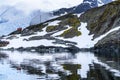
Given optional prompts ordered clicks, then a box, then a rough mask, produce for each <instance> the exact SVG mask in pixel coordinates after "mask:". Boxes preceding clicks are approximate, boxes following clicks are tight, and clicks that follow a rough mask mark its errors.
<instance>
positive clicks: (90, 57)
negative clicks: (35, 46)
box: [0, 51, 120, 80]
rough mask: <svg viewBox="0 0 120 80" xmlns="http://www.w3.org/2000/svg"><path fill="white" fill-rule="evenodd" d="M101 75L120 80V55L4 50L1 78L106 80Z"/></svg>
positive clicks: (0, 70)
mask: <svg viewBox="0 0 120 80" xmlns="http://www.w3.org/2000/svg"><path fill="white" fill-rule="evenodd" d="M103 73H104V74H103ZM97 75H102V77H104V78H105V79H106V80H119V79H120V57H119V56H114V55H105V54H100V55H97V54H93V53H91V52H79V53H76V54H72V53H44V54H43V53H34V52H33V53H32V52H31V53H30V52H17V51H14V52H11V51H1V52H0V80H105V79H102V78H101V79H99V77H101V76H97ZM106 76H107V77H106Z"/></svg>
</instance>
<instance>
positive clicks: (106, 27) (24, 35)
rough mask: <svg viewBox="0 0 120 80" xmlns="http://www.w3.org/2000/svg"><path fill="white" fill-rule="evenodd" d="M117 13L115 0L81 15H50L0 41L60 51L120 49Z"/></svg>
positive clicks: (21, 47) (22, 47)
mask: <svg viewBox="0 0 120 80" xmlns="http://www.w3.org/2000/svg"><path fill="white" fill-rule="evenodd" d="M119 12H120V2H119V1H114V2H111V3H109V4H106V5H103V6H100V7H96V8H92V9H89V10H87V11H85V12H84V13H82V14H81V15H80V17H79V16H78V15H77V14H76V13H69V14H65V15H62V16H59V17H56V18H52V19H50V20H47V21H45V22H42V23H40V24H37V25H31V26H28V27H27V28H25V29H23V30H22V31H19V30H16V31H14V32H12V33H10V34H9V35H8V36H5V37H2V40H7V41H9V42H10V44H9V45H8V46H6V47H4V49H8V48H9V49H18V50H28V51H30V50H31V51H41V50H43V49H44V50H46V49H48V50H47V51H49V49H52V50H54V49H56V48H57V49H58V50H59V49H60V50H59V51H61V48H65V49H67V50H72V51H75V50H76V49H77V50H78V49H80V48H94V49H95V50H96V51H111V52H112V51H113V52H119V50H120V48H119V45H120V37H119V30H120V23H119V21H120V15H119ZM111 42H112V43H111ZM103 49H104V50H103Z"/></svg>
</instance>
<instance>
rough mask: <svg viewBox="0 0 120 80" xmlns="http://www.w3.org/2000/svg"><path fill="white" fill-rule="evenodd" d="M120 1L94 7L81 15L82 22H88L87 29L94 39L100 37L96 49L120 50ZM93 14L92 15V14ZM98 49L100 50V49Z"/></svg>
mask: <svg viewBox="0 0 120 80" xmlns="http://www.w3.org/2000/svg"><path fill="white" fill-rule="evenodd" d="M119 7H120V1H114V2H112V3H109V4H107V5H104V6H101V7H98V8H93V9H91V10H88V11H86V12H85V13H84V14H82V15H81V16H80V20H81V21H82V22H87V24H88V25H87V29H88V30H89V31H90V33H89V34H90V35H93V39H99V41H98V42H97V43H96V44H95V49H99V50H100V52H107V51H108V52H109V53H111V52H113V51H114V53H118V52H120V47H119V46H120V36H119V30H120V14H119V12H120V8H119ZM91 14H92V15H91ZM99 50H98V51H99Z"/></svg>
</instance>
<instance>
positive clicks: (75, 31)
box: [60, 28, 82, 38]
mask: <svg viewBox="0 0 120 80" xmlns="http://www.w3.org/2000/svg"><path fill="white" fill-rule="evenodd" d="M81 34H82V33H81V32H80V31H78V29H77V28H71V29H69V30H66V31H64V32H63V33H62V34H61V35H60V37H64V38H73V37H75V36H80V35H81Z"/></svg>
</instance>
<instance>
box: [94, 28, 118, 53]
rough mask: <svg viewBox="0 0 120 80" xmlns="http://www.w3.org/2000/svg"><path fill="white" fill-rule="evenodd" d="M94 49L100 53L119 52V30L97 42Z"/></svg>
mask: <svg viewBox="0 0 120 80" xmlns="http://www.w3.org/2000/svg"><path fill="white" fill-rule="evenodd" d="M95 49H100V50H98V51H100V52H104V53H105V52H114V53H119V52H120V29H119V30H117V31H114V32H112V33H110V34H109V35H107V36H106V37H105V38H103V39H102V40H100V41H98V43H97V44H96V45H95Z"/></svg>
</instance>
